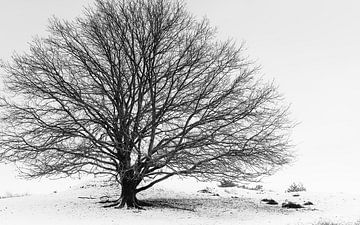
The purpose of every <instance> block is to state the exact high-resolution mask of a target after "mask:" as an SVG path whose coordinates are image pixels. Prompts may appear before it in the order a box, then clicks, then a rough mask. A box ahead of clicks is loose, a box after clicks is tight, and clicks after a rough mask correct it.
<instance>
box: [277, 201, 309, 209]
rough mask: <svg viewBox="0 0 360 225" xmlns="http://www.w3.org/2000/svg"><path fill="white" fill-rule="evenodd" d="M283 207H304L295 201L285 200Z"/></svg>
mask: <svg viewBox="0 0 360 225" xmlns="http://www.w3.org/2000/svg"><path fill="white" fill-rule="evenodd" d="M281 207H283V208H288V209H301V208H304V207H303V206H302V205H300V204H297V203H294V202H284V203H283V204H282V205H281Z"/></svg>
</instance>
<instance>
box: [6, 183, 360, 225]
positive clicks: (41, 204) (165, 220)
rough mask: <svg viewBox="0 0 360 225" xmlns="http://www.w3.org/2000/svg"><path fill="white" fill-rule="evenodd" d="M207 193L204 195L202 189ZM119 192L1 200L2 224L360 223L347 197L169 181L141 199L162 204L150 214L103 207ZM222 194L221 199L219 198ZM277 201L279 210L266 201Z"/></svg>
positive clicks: (88, 190)
mask: <svg viewBox="0 0 360 225" xmlns="http://www.w3.org/2000/svg"><path fill="white" fill-rule="evenodd" d="M203 189H205V190H207V191H205V192H207V193H201V192H199V190H203ZM117 194H119V191H118V187H116V186H115V185H113V186H109V185H106V184H104V183H103V182H89V183H86V184H83V185H80V186H76V187H72V188H70V189H69V190H67V191H62V192H58V193H52V194H47V195H31V196H24V197H16V198H5V199H0V224H1V225H22V224H24V225H25V224H26V225H32V224H34V225H43V224H44V225H45V224H47V225H52V224H54V225H58V224H67V225H82V224H84V225H85V224H86V225H115V224H157V225H160V224H172V225H178V224H179V225H180V224H187V225H189V224H207V225H208V224H220V225H221V224H242V225H247V224H248V225H259V224H274V225H275V224H276V225H281V224H316V223H318V222H320V221H331V222H341V223H348V224H354V222H355V221H358V220H359V219H360V197H359V196H350V195H345V194H333V195H331V194H322V193H307V192H300V193H299V194H300V196H298V197H294V196H293V194H294V193H277V192H272V191H253V190H246V189H242V188H237V187H233V188H219V187H217V186H216V185H215V184H209V183H196V184H195V183H189V182H186V181H182V182H179V181H171V180H170V181H168V182H165V183H163V184H159V185H158V186H156V187H154V188H152V189H150V190H148V191H146V192H144V193H140V194H139V198H140V199H147V200H149V201H153V202H157V203H158V205H159V206H158V207H154V208H148V209H147V210H127V209H115V208H107V209H105V208H102V207H101V204H99V203H98V201H99V199H100V197H102V198H106V197H104V196H108V197H110V198H116V196H117ZM217 195H219V196H217ZM264 198H272V199H274V200H275V201H277V202H278V203H279V205H267V204H265V203H264V202H262V201H261V200H262V199H264ZM286 200H288V201H294V202H298V203H301V204H302V203H304V202H305V201H311V202H313V203H314V205H313V206H307V207H306V208H304V209H298V210H297V209H284V208H282V207H281V203H282V202H285V201H286Z"/></svg>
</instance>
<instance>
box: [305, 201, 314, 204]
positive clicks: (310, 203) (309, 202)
mask: <svg viewBox="0 0 360 225" xmlns="http://www.w3.org/2000/svg"><path fill="white" fill-rule="evenodd" d="M304 205H314V203H312V202H310V201H308V202H305V203H304Z"/></svg>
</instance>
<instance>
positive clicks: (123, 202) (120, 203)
mask: <svg viewBox="0 0 360 225" xmlns="http://www.w3.org/2000/svg"><path fill="white" fill-rule="evenodd" d="M99 203H101V204H106V205H104V206H103V207H104V208H111V207H114V208H117V209H121V208H124V207H125V206H126V207H127V208H128V209H142V210H144V208H143V207H152V206H154V205H153V204H151V203H149V202H145V201H141V200H138V199H137V198H133V199H129V198H125V197H120V198H118V199H116V200H105V201H100V202H99Z"/></svg>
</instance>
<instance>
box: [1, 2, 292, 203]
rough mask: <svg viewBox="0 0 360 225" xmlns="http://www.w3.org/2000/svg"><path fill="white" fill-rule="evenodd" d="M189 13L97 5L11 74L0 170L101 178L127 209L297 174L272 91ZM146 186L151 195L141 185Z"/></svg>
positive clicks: (181, 7) (238, 53) (160, 5)
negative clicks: (156, 194) (214, 186)
mask: <svg viewBox="0 0 360 225" xmlns="http://www.w3.org/2000/svg"><path fill="white" fill-rule="evenodd" d="M242 55H243V52H242V46H240V47H236V44H235V43H233V42H232V41H224V42H223V41H218V40H217V39H216V32H215V29H214V28H212V27H211V26H210V25H209V23H208V21H207V20H206V19H203V20H200V21H199V20H196V19H195V18H194V16H192V15H191V14H190V13H189V12H188V11H187V10H186V8H185V4H184V3H183V2H181V1H170V0H119V1H111V0H110V1H105V0H104V1H103V0H97V1H96V4H95V5H94V7H92V8H88V9H87V10H86V11H85V15H84V16H82V17H79V18H78V19H76V20H74V21H70V22H69V21H61V20H59V19H52V21H51V23H50V25H49V35H48V37H45V38H38V39H36V40H34V41H33V42H32V43H31V44H30V51H29V52H28V53H25V54H21V55H14V56H13V60H12V61H11V62H9V63H8V64H5V65H3V67H4V68H5V70H6V71H7V77H6V78H5V85H6V90H7V93H6V94H4V95H3V97H2V98H1V106H0V117H1V134H0V144H1V145H0V161H3V162H20V165H22V168H23V171H22V172H23V173H25V175H26V176H28V177H30V178H32V177H41V176H62V175H65V176H70V175H72V174H78V173H91V174H105V175H110V176H112V177H114V178H116V179H117V181H118V182H119V183H120V184H121V186H122V194H121V196H120V199H119V200H118V201H117V202H116V204H119V205H120V206H124V205H127V206H128V207H140V206H141V205H144V202H142V201H139V200H138V199H137V198H136V193H138V192H140V191H143V190H145V189H147V188H149V187H151V186H153V185H154V184H156V183H158V182H160V181H162V180H164V179H166V178H169V177H171V176H174V175H183V176H193V177H196V178H198V179H204V180H222V179H238V180H252V179H255V178H258V177H259V176H262V175H268V174H272V172H274V171H275V170H276V169H277V168H279V167H280V166H282V165H284V164H286V163H288V162H289V160H290V158H291V154H290V151H289V147H290V146H289V142H288V138H289V131H290V128H291V127H292V123H291V122H290V121H289V120H288V112H287V107H283V105H282V103H281V101H282V98H281V96H280V95H279V94H278V92H277V91H276V87H274V85H272V84H271V83H270V84H268V83H266V82H263V81H262V80H261V78H260V77H259V74H258V72H257V69H256V68H255V67H254V66H253V65H252V64H251V63H249V61H248V60H247V59H246V57H244V56H242ZM147 178H148V181H147V182H145V183H143V182H142V181H143V180H144V179H147Z"/></svg>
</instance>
